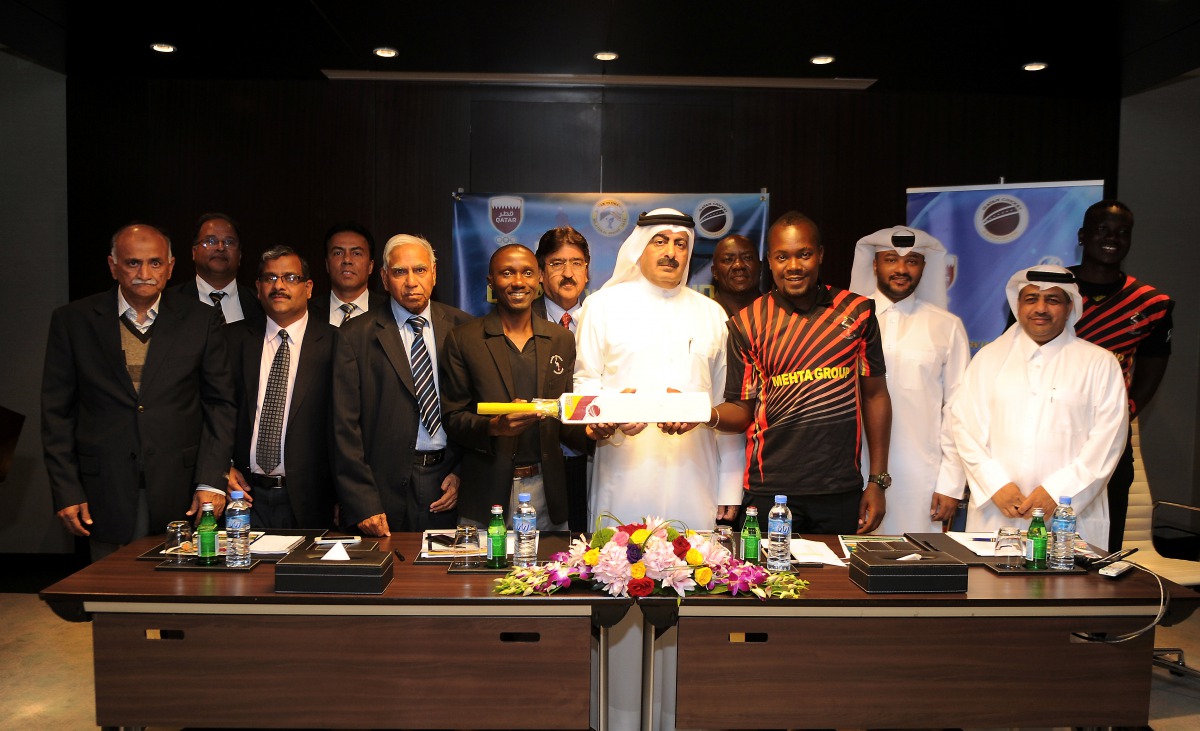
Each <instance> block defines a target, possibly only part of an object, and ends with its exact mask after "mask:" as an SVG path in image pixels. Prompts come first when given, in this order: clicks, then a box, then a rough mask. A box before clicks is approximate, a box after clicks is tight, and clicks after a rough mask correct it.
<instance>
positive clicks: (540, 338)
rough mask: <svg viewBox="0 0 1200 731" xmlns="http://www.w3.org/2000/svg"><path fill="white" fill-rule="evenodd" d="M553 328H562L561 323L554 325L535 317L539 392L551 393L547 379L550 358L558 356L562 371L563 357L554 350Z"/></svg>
mask: <svg viewBox="0 0 1200 731" xmlns="http://www.w3.org/2000/svg"><path fill="white" fill-rule="evenodd" d="M551 328H558V329H560V330H561V329H562V326H561V325H552V324H550V321H549V320H539V319H538V318H536V317H535V318H533V340H534V347H535V348H537V351H536V355H535V356H534V358H535V359H536V361H537V384H538V393H539V394H544V393H549V391H550V389H549V387H548V384H547V383H546V381H547V380H548V379H549V378H550V365H551V364H550V359H551V358H554V357H558V360H557V361H556V362H557V363H558V364H559V366H558V368H559V373H561V372H562V357H561V356H560V355H558V354H557V353H554V352H552V349H553V343H554V338H553V337H552V335H551V332H552V331H551Z"/></svg>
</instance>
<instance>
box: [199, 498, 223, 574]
mask: <svg viewBox="0 0 1200 731" xmlns="http://www.w3.org/2000/svg"><path fill="white" fill-rule="evenodd" d="M195 540H196V563H198V564H200V565H201V566H216V565H217V563H218V561H220V556H219V555H218V554H217V518H216V516H215V515H214V513H213V504H212V503H202V504H201V505H200V523H199V525H197V526H196V539H195Z"/></svg>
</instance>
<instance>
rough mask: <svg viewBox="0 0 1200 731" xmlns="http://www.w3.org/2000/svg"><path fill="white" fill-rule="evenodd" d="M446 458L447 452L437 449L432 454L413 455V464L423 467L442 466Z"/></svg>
mask: <svg viewBox="0 0 1200 731" xmlns="http://www.w3.org/2000/svg"><path fill="white" fill-rule="evenodd" d="M445 458H446V450H444V449H435V450H433V451H432V452H415V453H414V454H413V462H414V463H415V464H417V465H419V466H421V467H428V466H430V465H435V464H441V463H442V460H443V459H445Z"/></svg>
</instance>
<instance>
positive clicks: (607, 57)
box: [592, 51, 618, 61]
mask: <svg viewBox="0 0 1200 731" xmlns="http://www.w3.org/2000/svg"><path fill="white" fill-rule="evenodd" d="M592 58H594V59H596V60H597V61H616V60H617V58H618V56H617V52H616V51H597V52H595V53H593V54H592Z"/></svg>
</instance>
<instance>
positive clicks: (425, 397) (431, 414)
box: [408, 317, 442, 436]
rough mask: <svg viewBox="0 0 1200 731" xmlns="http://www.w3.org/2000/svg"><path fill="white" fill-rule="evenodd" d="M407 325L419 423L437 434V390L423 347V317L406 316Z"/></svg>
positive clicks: (439, 416)
mask: <svg viewBox="0 0 1200 731" xmlns="http://www.w3.org/2000/svg"><path fill="white" fill-rule="evenodd" d="M408 326H409V327H411V328H412V331H413V342H412V350H411V352H410V353H409V360H410V361H411V364H412V370H413V383H415V384H416V386H417V401H418V402H420V405H421V423H422V424H424V425H425V431H427V432H429V436H433V435H434V434H437V432H438V429H441V428H442V414H441V409H439V408H438V398H437V390H436V389H435V388H434V386H433V361H431V360H430V359H429V351H428V350H426V348H425V335H424V333H423V332H422V330H423V328H424V327H425V318H424V317H410V318H408Z"/></svg>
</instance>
